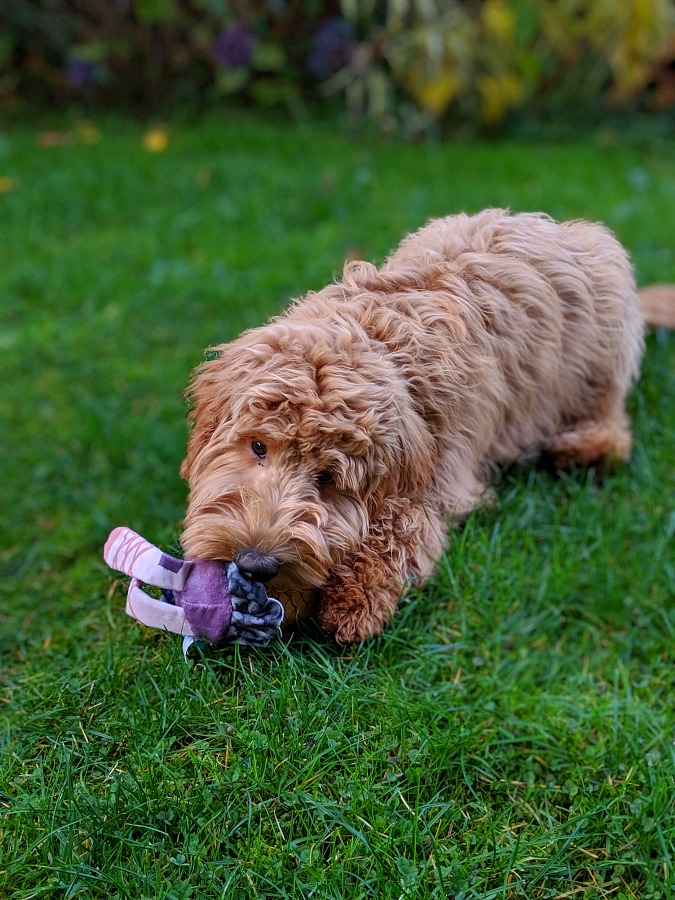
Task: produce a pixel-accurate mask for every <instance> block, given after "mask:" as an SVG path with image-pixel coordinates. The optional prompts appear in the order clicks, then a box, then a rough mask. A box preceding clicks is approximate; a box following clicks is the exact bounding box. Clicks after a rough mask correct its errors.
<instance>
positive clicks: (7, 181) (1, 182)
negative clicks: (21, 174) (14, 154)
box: [0, 176, 16, 194]
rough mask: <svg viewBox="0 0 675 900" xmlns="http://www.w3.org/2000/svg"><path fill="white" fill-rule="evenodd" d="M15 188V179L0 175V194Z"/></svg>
mask: <svg viewBox="0 0 675 900" xmlns="http://www.w3.org/2000/svg"><path fill="white" fill-rule="evenodd" d="M15 190H16V181H14V179H13V178H5V177H4V176H0V194H8V193H9V192H10V191H15Z"/></svg>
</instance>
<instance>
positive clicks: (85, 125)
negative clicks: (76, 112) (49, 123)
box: [75, 119, 101, 144]
mask: <svg viewBox="0 0 675 900" xmlns="http://www.w3.org/2000/svg"><path fill="white" fill-rule="evenodd" d="M75 131H76V132H77V136H78V138H79V139H80V140H81V141H82V143H83V144H98V142H99V141H100V140H101V132H100V131H99V130H98V128H97V127H96V126H95V125H94V123H93V122H90V121H89V119H80V120H79V121H78V122H76V123H75Z"/></svg>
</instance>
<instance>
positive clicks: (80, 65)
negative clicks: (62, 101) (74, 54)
mask: <svg viewBox="0 0 675 900" xmlns="http://www.w3.org/2000/svg"><path fill="white" fill-rule="evenodd" d="M97 81H98V73H97V71H96V64H95V63H93V62H89V60H86V59H69V60H68V61H67V62H66V84H67V85H68V87H71V88H76V89H81V88H86V87H91V85H92V84H96V82H97Z"/></svg>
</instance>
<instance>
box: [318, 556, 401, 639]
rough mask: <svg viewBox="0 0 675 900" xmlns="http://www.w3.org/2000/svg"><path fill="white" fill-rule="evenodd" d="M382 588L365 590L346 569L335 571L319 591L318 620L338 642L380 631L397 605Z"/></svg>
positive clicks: (364, 636) (369, 635)
mask: <svg viewBox="0 0 675 900" xmlns="http://www.w3.org/2000/svg"><path fill="white" fill-rule="evenodd" d="M397 599H398V592H397V594H396V596H395V597H394V598H393V600H392V599H390V598H384V597H383V595H382V591H381V590H380V591H373V592H372V593H371V592H367V591H366V590H365V589H364V585H363V584H362V583H361V582H360V581H359V580H358V579H357V578H356V577H355V576H354V574H353V572H352V571H351V570H349V569H343V571H341V572H340V571H336V572H335V573H334V574H333V577H332V578H331V581H330V583H329V584H327V585H326V587H325V588H324V590H323V591H322V593H321V601H320V605H319V613H318V620H319V624H320V625H321V627H322V628H323V629H324V630H325V631H327V632H328V633H329V634H332V635H333V636H334V638H335V640H336V642H337V643H338V644H350V643H355V642H357V641H362V640H364V639H365V638H368V637H374V636H375V635H376V634H379V633H380V632H381V631H382V629H383V628H384V626H385V624H386V623H387V622H388V621H389V619H390V617H391V615H392V613H393V612H394V610H395V609H396V601H397Z"/></svg>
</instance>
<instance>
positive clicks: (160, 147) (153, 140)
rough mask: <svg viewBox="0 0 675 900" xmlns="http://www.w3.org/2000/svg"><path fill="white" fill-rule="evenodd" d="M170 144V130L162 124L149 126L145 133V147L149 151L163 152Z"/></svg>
mask: <svg viewBox="0 0 675 900" xmlns="http://www.w3.org/2000/svg"><path fill="white" fill-rule="evenodd" d="M168 146H169V132H168V131H167V130H166V128H164V127H163V126H161V125H158V126H157V127H155V128H149V129H148V130H147V131H146V132H145V134H144V135H143V147H144V148H145V149H146V150H147V151H148V153H163V152H164V151H165V150H166V148H167V147H168Z"/></svg>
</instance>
